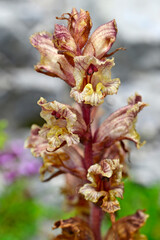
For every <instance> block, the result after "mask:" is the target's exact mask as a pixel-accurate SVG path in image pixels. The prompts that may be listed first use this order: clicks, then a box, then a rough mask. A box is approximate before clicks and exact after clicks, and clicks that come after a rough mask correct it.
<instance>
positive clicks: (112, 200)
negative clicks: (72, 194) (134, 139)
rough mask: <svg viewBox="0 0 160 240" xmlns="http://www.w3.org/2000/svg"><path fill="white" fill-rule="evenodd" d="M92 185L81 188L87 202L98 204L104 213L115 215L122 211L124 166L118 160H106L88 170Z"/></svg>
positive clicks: (88, 177)
mask: <svg viewBox="0 0 160 240" xmlns="http://www.w3.org/2000/svg"><path fill="white" fill-rule="evenodd" d="M87 179H88V180H89V181H90V182H91V183H87V184H85V185H84V186H83V187H81V188H80V190H79V193H81V194H82V195H83V196H84V197H85V199H86V200H89V201H91V202H94V203H96V204H97V205H99V206H100V207H101V208H102V210H103V211H105V212H108V213H113V212H115V211H117V210H119V209H120V205H119V202H118V200H117V199H116V198H117V197H118V198H123V183H122V182H121V179H122V165H120V164H119V160H118V159H113V160H111V159H105V160H102V161H101V162H100V164H94V165H92V166H91V167H90V168H89V169H88V174H87Z"/></svg>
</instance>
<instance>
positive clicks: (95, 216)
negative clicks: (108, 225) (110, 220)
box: [90, 203, 102, 240]
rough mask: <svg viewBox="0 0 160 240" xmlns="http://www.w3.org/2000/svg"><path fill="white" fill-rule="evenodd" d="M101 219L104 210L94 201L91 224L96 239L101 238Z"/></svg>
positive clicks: (99, 239)
mask: <svg viewBox="0 0 160 240" xmlns="http://www.w3.org/2000/svg"><path fill="white" fill-rule="evenodd" d="M101 221H102V210H101V208H100V207H98V206H96V205H95V204H93V203H92V205H91V214H90V225H91V228H92V231H93V233H94V236H95V239H96V240H101Z"/></svg>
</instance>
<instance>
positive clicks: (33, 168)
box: [0, 140, 41, 184]
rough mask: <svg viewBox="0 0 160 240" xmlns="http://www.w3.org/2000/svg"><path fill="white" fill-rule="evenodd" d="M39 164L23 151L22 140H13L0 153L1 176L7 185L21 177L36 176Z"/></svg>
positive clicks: (28, 153)
mask: <svg viewBox="0 0 160 240" xmlns="http://www.w3.org/2000/svg"><path fill="white" fill-rule="evenodd" d="M40 165H41V163H40V161H39V159H35V158H33V157H32V155H31V154H30V152H28V151H27V150H26V149H24V143H23V141H22V140H14V141H13V142H11V143H10V144H9V146H8V147H6V148H5V149H4V150H2V151H0V170H1V175H2V177H3V178H4V180H5V182H6V183H7V184H11V183H13V182H14V181H15V180H17V179H19V178H21V177H29V176H34V175H36V174H38V170H39V167H40Z"/></svg>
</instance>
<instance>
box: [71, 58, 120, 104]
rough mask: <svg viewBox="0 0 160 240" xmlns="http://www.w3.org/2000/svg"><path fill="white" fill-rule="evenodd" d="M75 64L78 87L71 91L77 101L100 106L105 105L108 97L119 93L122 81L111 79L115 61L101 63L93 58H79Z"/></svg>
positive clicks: (75, 59) (75, 60) (109, 60)
mask: <svg viewBox="0 0 160 240" xmlns="http://www.w3.org/2000/svg"><path fill="white" fill-rule="evenodd" d="M74 62H75V69H74V78H75V81H76V86H75V87H74V88H72V89H71V94H70V96H71V97H73V98H74V99H75V101H77V102H78V103H81V102H84V103H85V104H90V105H92V106H98V105H99V104H101V103H103V101H104V97H105V96H106V95H112V94H115V93H117V91H118V87H119V85H120V80H119V79H118V78H116V79H111V68H112V67H113V66H114V59H107V60H105V61H100V60H98V59H97V58H95V57H91V56H77V57H75V58H74Z"/></svg>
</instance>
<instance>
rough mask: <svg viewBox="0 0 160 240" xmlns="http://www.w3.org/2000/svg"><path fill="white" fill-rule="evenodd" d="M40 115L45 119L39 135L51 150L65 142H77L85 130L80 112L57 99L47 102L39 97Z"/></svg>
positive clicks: (68, 143)
mask: <svg viewBox="0 0 160 240" xmlns="http://www.w3.org/2000/svg"><path fill="white" fill-rule="evenodd" d="M38 105H40V106H41V107H42V111H41V114H40V115H41V117H42V118H43V119H44V120H45V121H46V123H45V124H44V125H43V126H42V128H41V130H40V131H39V135H40V136H41V137H42V138H44V139H46V140H47V141H48V143H49V146H50V148H51V149H52V151H54V150H55V149H57V148H59V147H60V146H62V144H63V145H64V144H65V143H67V145H68V146H70V145H72V144H77V143H78V142H79V141H80V137H81V136H83V134H84V133H85V131H86V124H85V122H84V120H83V118H82V116H81V114H80V113H79V112H78V111H77V110H76V109H74V108H72V107H70V106H68V105H65V104H61V103H59V102H57V101H53V102H47V101H46V100H45V99H44V98H40V100H39V101H38Z"/></svg>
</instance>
